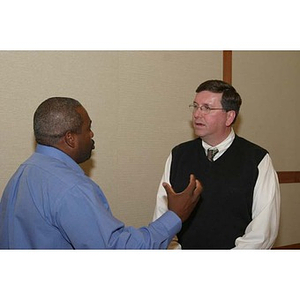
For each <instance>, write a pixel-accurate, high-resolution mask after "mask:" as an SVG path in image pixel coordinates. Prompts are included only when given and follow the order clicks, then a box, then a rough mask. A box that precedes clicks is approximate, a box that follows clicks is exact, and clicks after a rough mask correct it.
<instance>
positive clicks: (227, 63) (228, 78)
mask: <svg viewBox="0 0 300 300" xmlns="http://www.w3.org/2000/svg"><path fill="white" fill-rule="evenodd" d="M223 81H225V82H227V83H230V84H232V51H223Z"/></svg>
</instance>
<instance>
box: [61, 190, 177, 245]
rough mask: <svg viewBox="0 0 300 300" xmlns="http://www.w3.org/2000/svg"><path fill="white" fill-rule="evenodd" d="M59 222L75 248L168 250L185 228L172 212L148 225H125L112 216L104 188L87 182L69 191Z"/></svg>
mask: <svg viewBox="0 0 300 300" xmlns="http://www.w3.org/2000/svg"><path fill="white" fill-rule="evenodd" d="M56 223H57V227H58V229H59V230H60V233H61V234H62V235H63V236H64V238H65V239H66V240H67V241H68V242H69V243H70V244H71V245H72V246H73V247H74V248H75V249H161V248H162V249H164V248H167V246H168V244H169V243H170V241H171V240H172V238H173V236H174V235H175V234H176V233H177V232H178V231H179V230H180V229H181V220H180V218H179V217H178V216H177V215H176V214H175V213H173V212H171V211H167V212H166V213H165V214H163V215H162V216H161V217H160V218H158V219H157V220H156V221H155V222H152V223H151V224H150V225H149V226H147V227H146V226H145V227H141V228H139V229H136V228H134V227H130V226H129V227H125V225H124V223H122V222H121V221H119V220H118V219H116V218H115V217H114V216H113V215H112V213H111V211H110V209H109V206H108V203H107V201H106V198H105V196H104V194H103V193H102V191H101V190H100V188H95V187H91V186H84V185H81V186H76V187H74V188H73V189H72V190H71V191H69V192H68V193H66V194H65V196H64V199H63V200H62V201H61V205H60V207H59V208H58V209H57V213H56Z"/></svg>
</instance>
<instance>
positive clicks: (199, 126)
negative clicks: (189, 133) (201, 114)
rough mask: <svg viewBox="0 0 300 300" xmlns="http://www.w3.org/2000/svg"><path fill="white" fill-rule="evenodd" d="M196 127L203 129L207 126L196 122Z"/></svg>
mask: <svg viewBox="0 0 300 300" xmlns="http://www.w3.org/2000/svg"><path fill="white" fill-rule="evenodd" d="M194 126H195V127H197V128H203V127H205V124H204V123H201V122H196V121H194Z"/></svg>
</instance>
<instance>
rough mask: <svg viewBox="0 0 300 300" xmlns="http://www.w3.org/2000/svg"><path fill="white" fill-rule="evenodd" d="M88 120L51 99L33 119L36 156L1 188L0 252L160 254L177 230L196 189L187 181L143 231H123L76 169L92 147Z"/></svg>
mask: <svg viewBox="0 0 300 300" xmlns="http://www.w3.org/2000/svg"><path fill="white" fill-rule="evenodd" d="M91 123H92V121H91V119H90V117H89V115H88V113H87V112H86V110H85V109H84V107H83V106H82V105H81V104H80V103H79V102H78V101H77V100H75V99H71V98H65V97H64V98H62V97H53V98H49V99H47V100H45V101H44V102H43V103H42V104H41V105H40V106H39V107H38V108H37V110H36V112H35V114H34V134H35V138H36V142H37V147H36V151H35V153H34V154H33V155H32V156H31V157H30V158H29V159H28V160H27V161H25V162H24V163H23V164H22V165H21V166H20V167H19V169H18V170H17V171H16V173H15V174H14V175H13V176H12V178H11V179H10V181H9V182H8V184H7V186H6V188H5V190H4V192H3V196H2V199H1V202H0V249H159V248H167V246H168V244H169V243H170V241H171V240H172V238H173V237H174V235H175V234H176V233H178V232H179V231H180V229H181V225H182V222H183V221H185V220H186V219H187V218H188V217H189V215H190V214H191V212H192V210H193V208H194V207H195V205H196V204H197V202H198V200H199V196H200V193H201V191H202V186H201V184H200V182H199V181H198V180H196V179H195V177H194V176H193V175H191V178H190V183H189V185H188V187H187V188H186V190H185V191H183V192H182V193H178V194H176V193H175V192H174V191H173V189H172V188H171V186H170V185H168V184H164V187H165V189H166V192H167V194H168V200H169V210H168V211H167V212H166V213H165V214H164V215H163V216H161V218H159V219H158V220H156V221H155V222H152V223H151V224H150V225H149V226H148V227H142V228H139V229H135V228H133V227H125V225H124V224H123V223H122V222H121V221H119V220H117V219H116V218H115V217H114V216H113V215H112V213H111V211H110V208H109V205H108V203H107V200H106V198H105V195H104V194H103V192H102V190H101V189H100V187H99V186H98V185H97V184H96V183H95V182H93V181H92V180H91V179H90V178H89V177H87V176H86V175H85V174H84V172H83V170H82V169H81V168H80V166H79V165H78V164H80V163H82V162H84V161H86V160H88V159H89V158H90V157H91V153H92V150H93V149H94V148H95V147H94V144H95V143H94V140H93V136H94V134H93V132H92V130H91Z"/></svg>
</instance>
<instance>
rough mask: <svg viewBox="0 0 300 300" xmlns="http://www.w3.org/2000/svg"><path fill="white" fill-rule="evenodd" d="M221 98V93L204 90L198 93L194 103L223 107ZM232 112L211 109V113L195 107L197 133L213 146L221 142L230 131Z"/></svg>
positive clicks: (194, 125) (195, 129)
mask: <svg viewBox="0 0 300 300" xmlns="http://www.w3.org/2000/svg"><path fill="white" fill-rule="evenodd" d="M221 99H222V94H221V93H212V92H209V91H202V92H200V93H197V94H196V96H195V99H194V104H197V105H198V106H202V105H205V106H207V107H210V108H222V105H221ZM232 112H233V111H231V112H226V111H224V110H211V111H210V112H209V113H205V112H204V111H202V110H201V109H200V108H198V109H194V111H193V119H192V121H193V127H194V131H195V134H196V135H197V136H199V137H200V138H202V140H204V141H205V142H206V143H208V144H209V145H211V146H215V145H217V144H219V143H220V142H222V141H223V140H224V139H225V138H226V137H227V136H228V134H229V132H230V125H231V118H229V117H230V116H231V115H232Z"/></svg>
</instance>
